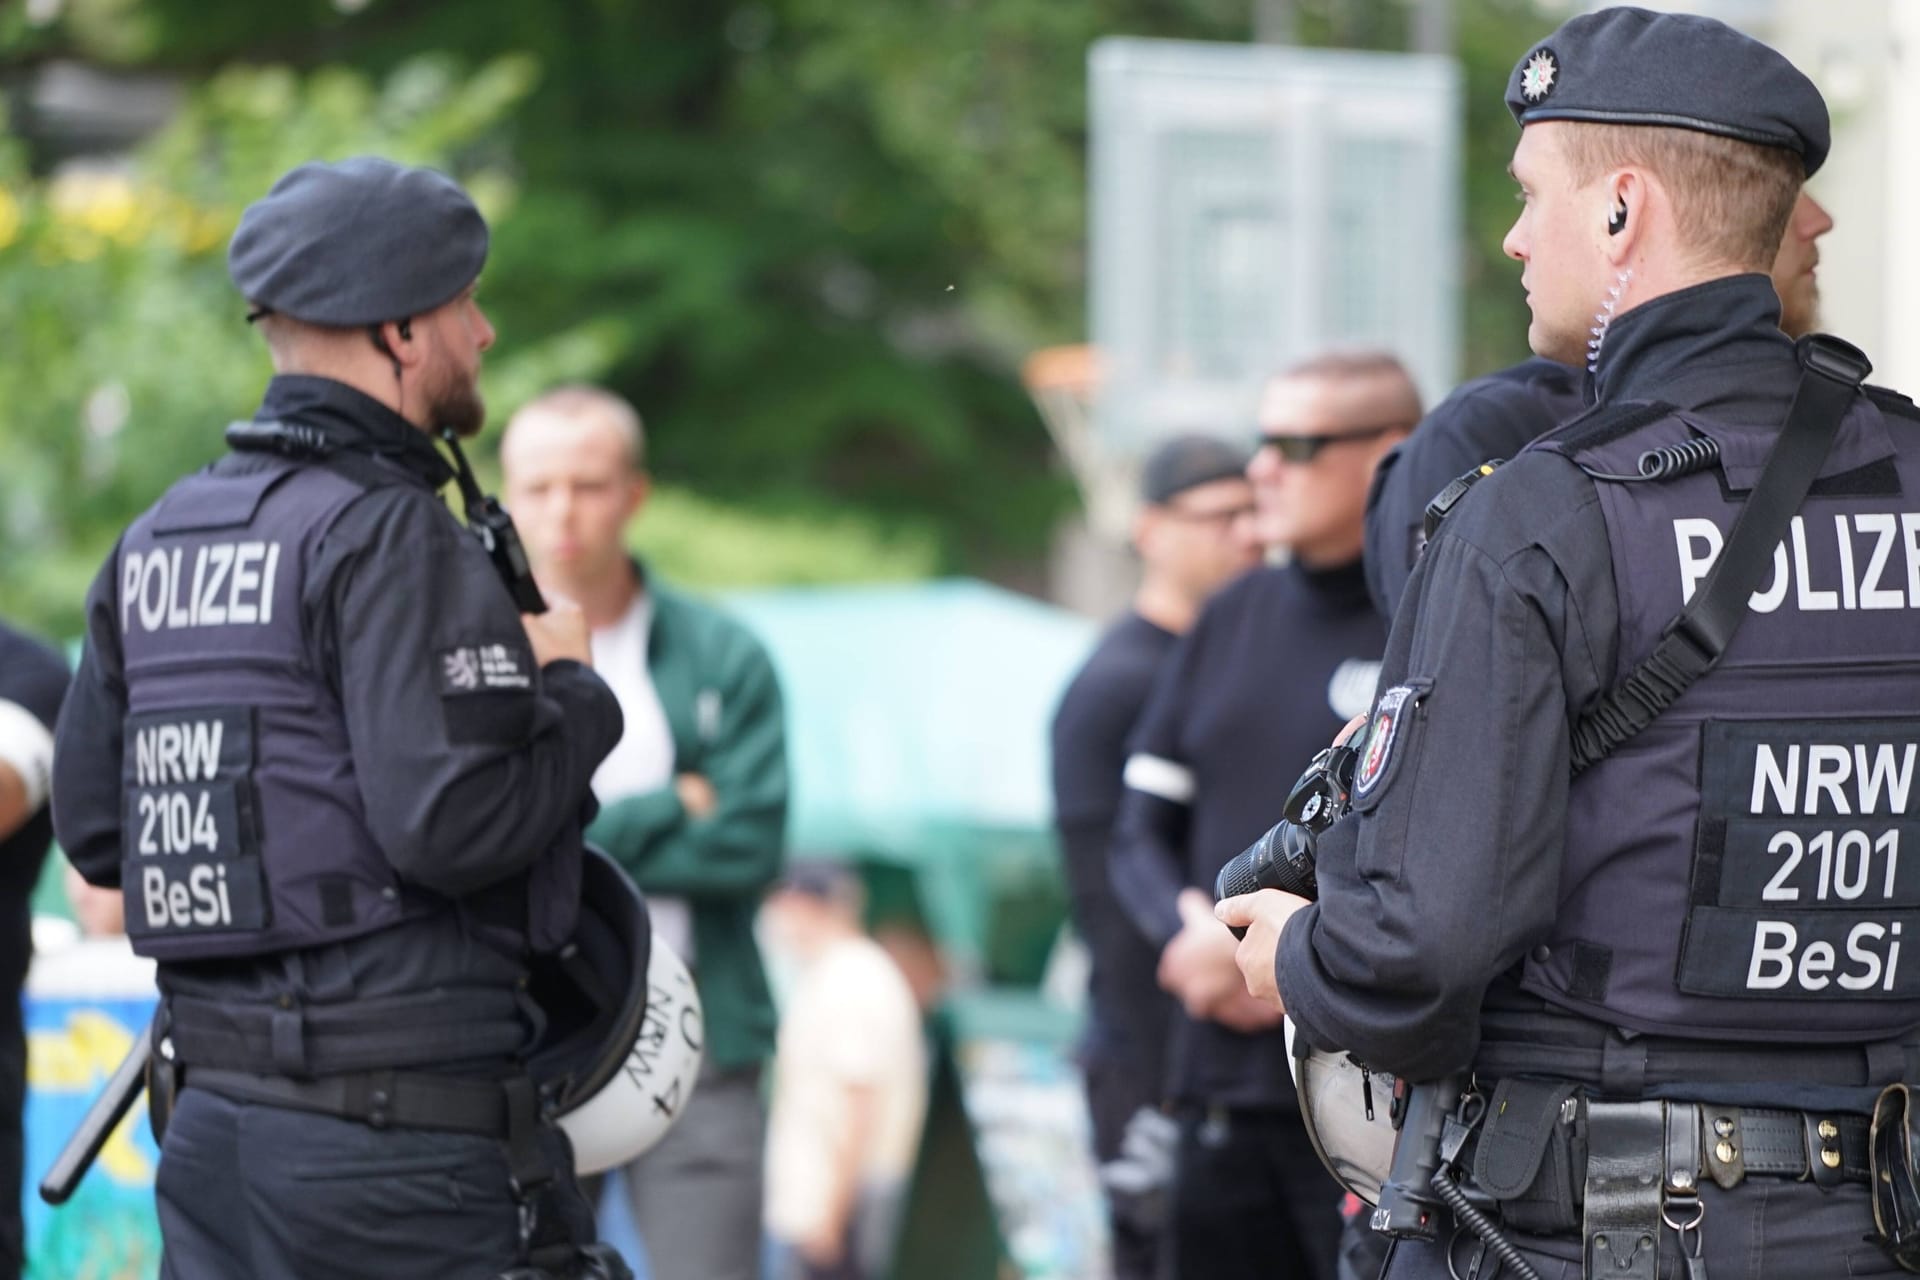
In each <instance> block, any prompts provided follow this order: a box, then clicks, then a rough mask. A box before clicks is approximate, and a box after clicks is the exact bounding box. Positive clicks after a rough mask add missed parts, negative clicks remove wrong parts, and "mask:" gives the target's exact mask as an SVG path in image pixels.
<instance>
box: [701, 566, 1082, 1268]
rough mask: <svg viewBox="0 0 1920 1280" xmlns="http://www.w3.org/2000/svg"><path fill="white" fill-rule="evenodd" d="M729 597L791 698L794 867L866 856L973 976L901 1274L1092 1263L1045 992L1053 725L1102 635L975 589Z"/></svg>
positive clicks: (881, 883) (883, 894)
mask: <svg viewBox="0 0 1920 1280" xmlns="http://www.w3.org/2000/svg"><path fill="white" fill-rule="evenodd" d="M724 603H725V604H726V606H727V607H728V608H729V609H731V610H732V611H733V612H734V613H736V614H737V615H738V616H739V617H741V618H742V619H743V620H744V621H746V622H747V624H748V625H749V626H751V627H752V628H753V629H754V630H755V631H756V632H757V633H758V634H759V636H760V638H761V639H762V640H763V641H764V642H765V643H766V645H767V647H768V648H769V650H770V651H771V652H772V654H773V660H774V663H775V665H776V666H777V667H778V668H779V672H780V677H781V683H782V686H783V687H784V689H785V692H786V699H787V717H788V754H789V757H790V759H791V761H792V765H793V794H794V808H793V821H792V828H791V832H792V839H791V846H792V849H793V853H794V857H795V858H797V859H800V858H806V857H809V856H815V857H818V856H830V857H836V858H839V859H842V860H848V861H852V862H854V863H856V864H857V865H858V866H859V867H860V868H861V870H862V873H863V876H864V878H865V880H866V882H867V885H868V889H869V897H870V903H869V912H870V915H876V916H878V917H879V918H880V919H881V920H883V921H891V920H893V919H897V918H898V917H900V916H907V917H917V918H918V919H920V920H921V921H923V922H924V924H925V926H926V927H927V929H928V930H929V932H930V933H931V935H932V937H933V938H934V940H935V941H936V942H937V943H938V944H939V945H940V947H941V949H942V951H943V952H944V953H945V955H946V957H947V959H948V961H949V963H950V965H951V966H952V969H953V970H954V973H955V976H956V978H957V979H958V981H957V983H956V990H955V991H954V992H953V994H952V995H950V997H949V999H948V1000H947V1003H946V1006H945V1007H944V1008H943V1010H942V1011H941V1013H940V1015H939V1016H936V1018H935V1019H934V1020H933V1026H932V1032H933V1037H934V1040H935V1042H936V1052H935V1056H934V1064H933V1078H932V1080H931V1081H930V1089H929V1094H928V1110H927V1120H926V1126H925V1130H924V1133H923V1136H922V1140H921V1147H920V1153H919V1158H918V1160H917V1161H916V1164H915V1168H914V1174H913V1183H912V1188H911V1191H910V1194H909V1197H908V1201H907V1206H906V1213H905V1215H904V1219H903V1222H902V1226H901V1232H900V1236H899V1240H898V1245H897V1249H896V1252H895V1257H894V1261H893V1269H892V1275H893V1276H895V1277H899V1278H900V1280H906V1278H908V1277H914V1278H916V1280H917V1278H918V1277H920V1276H932V1275H939V1276H942V1277H946V1278H947V1280H998V1278H1000V1277H1007V1276H1016V1275H1024V1276H1028V1277H1066V1276H1077V1275H1087V1274H1093V1273H1094V1271H1095V1270H1096V1269H1097V1266H1098V1263H1097V1261H1096V1258H1097V1256H1098V1251H1099V1249H1100V1247H1101V1246H1100V1244H1099V1240H1100V1237H1101V1235H1102V1233H1103V1227H1102V1225H1101V1218H1100V1210H1099V1199H1098V1193H1097V1191H1096V1189H1095V1187H1094V1184H1093V1180H1092V1169H1091V1164H1090V1162H1088V1161H1087V1159H1086V1157H1085V1137H1084V1133H1083V1132H1081V1130H1080V1129H1079V1128H1077V1127H1076V1125H1075V1118H1076V1117H1077V1116H1078V1114H1079V1107H1080V1102H1079V1088H1078V1085H1077V1083H1075V1081H1074V1078H1073V1076H1072V1073H1071V1070H1070V1068H1069V1066H1068V1057H1067V1052H1066V1050H1067V1044H1068V1042H1069V1040H1070V1039H1071V1038H1072V1036H1073V1035H1074V1034H1075V1025H1074V1023H1075V1020H1074V1019H1073V1018H1071V1017H1067V1016H1063V1012H1062V1010H1060V1009H1059V1008H1057V1007H1055V1006H1053V1005H1050V1004H1049V1003H1048V1002H1046V1001H1045V1000H1043V999H1042V998H1041V996H1040V995H1039V993H1038V992H1037V991H1035V990H1034V987H1035V986H1036V984H1037V983H1038V981H1039V979H1040V976H1041V972H1042V970H1043V969H1044V967H1045V965H1046V961H1047V956H1048V954H1049V952H1050V950H1051V948H1052V945H1053V941H1054V939H1055V937H1056V936H1057V935H1058V932H1059V927H1060V923H1061V921H1062V919H1063V918H1064V914H1065V892H1064V889H1063V886H1062V877H1061V874H1060V864H1059V856H1058V853H1057V851H1056V846H1055V844H1054V839H1053V834H1052V830H1051V826H1052V803H1051V795H1050V787H1049V785H1048V741H1047V739H1048V735H1047V728H1048V723H1049V721H1050V720H1051V719H1052V716H1053V709H1054V707H1055V705H1056V704H1057V703H1058V702H1059V699H1060V695H1061V693H1062V692H1063V691H1064V689H1065V687H1066V684H1067V681H1068V680H1069V679H1070V678H1071V677H1072V675H1073V673H1074V671H1075V670H1076V669H1077V668H1078V667H1079V665H1080V663H1081V662H1082V661H1083V660H1084V659H1085V657H1086V654H1087V651H1088V649H1089V648H1090V647H1091V645H1092V643H1093V639H1094V627H1093V625H1092V624H1091V623H1089V622H1087V621H1086V620H1085V619H1083V618H1079V617H1076V616H1074V615H1072V614H1069V613H1066V612H1065V611H1063V610H1060V609H1057V608H1054V607H1052V606H1049V605H1045V604H1040V603H1037V602H1035V601H1032V600H1029V599H1027V598H1025V597H1022V596H1018V595H1015V594H1013V593H1012V592H1008V591H1004V590H1001V589H999V588H997V587H992V586H989V585H986V584H984V583H979V582H970V581H947V582H935V583H924V584H916V585H908V586H887V587H848V588H829V589H806V590H791V591H770V592H756V593H751V594H740V595H732V596H729V597H727V598H726V600H725V601H724ZM1040 1116H1046V1117H1048V1118H1049V1120H1048V1122H1042V1121H1040V1120H1039V1118H1038V1117H1040Z"/></svg>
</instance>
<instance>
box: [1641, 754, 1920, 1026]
mask: <svg viewBox="0 0 1920 1280" xmlns="http://www.w3.org/2000/svg"><path fill="white" fill-rule="evenodd" d="M1916 772H1920V724H1916V723H1915V722H1914V721H1913V720H1911V719H1887V720H1866V719H1860V720H1764V721H1754V720H1747V721H1710V722H1709V723H1707V724H1706V725H1705V726H1704V728H1703V730H1702V742H1701V768H1700V780H1701V808H1700V823H1699V827H1698V832H1697V835H1696V838H1695V845H1694V859H1693V879H1692V886H1693V887H1692V905H1691V908H1690V910H1689V911H1688V914H1687V925H1686V931H1685V936H1684V939H1683V942H1682V945H1681V953H1680V970H1679V975H1678V978H1679V985H1680V989H1681V990H1682V991H1685V992H1688V993H1689V994H1692V995H1703V996H1723V997H1739V998H1743V999H1751V998H1760V999H1793V1000H1807V999H1818V1000H1911V999H1914V998H1916V997H1920V972H1917V971H1916V966H1915V965H1913V964H1911V963H1902V950H1903V944H1904V943H1905V942H1907V941H1908V940H1911V939H1916V938H1920V813H1916V809H1915V800H1916V797H1915V786H1914V782H1915V777H1914V775H1915V773H1916Z"/></svg>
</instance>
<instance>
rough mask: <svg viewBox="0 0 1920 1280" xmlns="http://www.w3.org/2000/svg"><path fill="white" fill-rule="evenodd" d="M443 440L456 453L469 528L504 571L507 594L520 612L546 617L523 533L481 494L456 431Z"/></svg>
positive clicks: (447, 432)
mask: <svg viewBox="0 0 1920 1280" xmlns="http://www.w3.org/2000/svg"><path fill="white" fill-rule="evenodd" d="M440 438H441V439H442V440H445V441H446V442H447V448H449V449H451V450H452V451H453V469H454V478H455V479H456V480H457V481H458V482H459V485H460V497H461V499H462V500H463V501H464V502H465V503H466V504H467V528H468V529H470V530H472V532H473V536H474V537H476V538H478V539H480V545H481V546H483V547H485V548H486V549H487V558H488V559H490V560H492V561H493V567H494V568H495V569H498V570H499V571H500V579H501V581H503V582H505V583H506V584H507V593H508V594H509V595H511V596H512V597H513V603H514V605H515V606H516V607H517V608H518V609H519V610H520V612H522V613H545V612H546V611H547V600H546V597H545V596H543V595H541V594H540V584H539V583H537V582H535V581H534V580H533V567H532V566H531V565H530V564H529V563H528V562H527V549H526V547H525V546H523V545H522V544H521V542H520V531H519V530H518V529H516V528H514V527H513V517H512V516H510V515H508V514H507V509H506V508H505V507H503V506H501V505H500V499H498V498H496V497H494V496H493V495H492V494H490V493H482V492H481V491H480V482H479V481H478V480H475V479H474V478H473V468H472V467H470V466H468V465H467V455H466V453H465V452H463V451H462V450H461V448H460V437H459V436H457V435H455V434H454V432H453V429H452V428H451V427H449V428H447V429H446V430H444V431H442V432H441V433H440Z"/></svg>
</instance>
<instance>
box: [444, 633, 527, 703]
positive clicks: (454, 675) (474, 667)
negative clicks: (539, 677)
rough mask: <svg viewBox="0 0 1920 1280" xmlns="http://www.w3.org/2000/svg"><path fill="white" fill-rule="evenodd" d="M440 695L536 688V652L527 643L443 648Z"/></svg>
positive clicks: (449, 695)
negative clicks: (534, 680)
mask: <svg viewBox="0 0 1920 1280" xmlns="http://www.w3.org/2000/svg"><path fill="white" fill-rule="evenodd" d="M439 657H440V696H441V697H443V698H450V697H455V696H457V695H460V694H466V693H491V692H496V691H499V690H505V689H531V688H533V675H532V672H533V669H534V667H533V651H532V650H531V649H529V648H528V647H527V646H526V644H525V643H524V642H522V643H507V644H466V645H459V646H456V647H455V648H452V649H442V650H441V651H440V654H439Z"/></svg>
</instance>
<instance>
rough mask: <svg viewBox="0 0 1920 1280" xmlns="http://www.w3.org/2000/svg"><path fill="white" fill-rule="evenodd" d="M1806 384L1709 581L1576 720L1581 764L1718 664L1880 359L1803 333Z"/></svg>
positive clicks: (1578, 768) (1577, 765)
mask: <svg viewBox="0 0 1920 1280" xmlns="http://www.w3.org/2000/svg"><path fill="white" fill-rule="evenodd" d="M1800 359H1801V373H1800V386H1799V389H1798V390H1796V391H1795V392H1794V396H1793V407H1792V408H1790V409H1788V410H1787V420H1786V422H1785V424H1784V425H1782V426H1781V428H1780V437H1779V439H1778V440H1776V441H1774V445H1773V448H1772V450H1770V451H1769V452H1768V454H1767V462H1766V466H1765V467H1763V468H1762V469H1761V472H1760V478H1759V480H1757V481H1756V482H1755V483H1754V486H1753V492H1752V493H1750V494H1749V495H1748V496H1747V501H1746V503H1745V504H1744V505H1743V506H1742V507H1741V508H1740V514H1739V515H1738V516H1737V517H1735V519H1734V522H1733V530H1732V532H1730V533H1729V534H1728V535H1727V542H1726V546H1725V548H1724V549H1723V550H1722V551H1721V553H1720V557H1719V559H1717V560H1715V561H1714V563H1713V568H1711V569H1710V570H1708V571H1707V578H1706V581H1705V582H1703V583H1702V584H1701V586H1700V589H1699V591H1698V592H1696V593H1695V594H1694V597H1693V599H1692V600H1691V601H1689V602H1688V604H1687V607H1686V608H1684V609H1682V610H1681V611H1680V614H1679V616H1677V617H1676V618H1674V620H1673V621H1672V622H1670V623H1668V624H1667V629H1666V631H1665V632H1664V633H1662V635H1661V638H1660V643H1659V644H1658V645H1656V646H1655V647H1654V650H1653V652H1652V653H1651V654H1650V655H1648V657H1647V659H1646V660H1645V661H1644V662H1642V663H1641V664H1640V665H1639V666H1637V667H1635V668H1634V669H1633V672H1632V673H1631V674H1630V675H1628V676H1627V678H1626V679H1625V680H1622V681H1621V682H1620V683H1619V684H1618V685H1616V686H1614V687H1613V688H1612V689H1609V690H1608V691H1607V692H1606V694H1605V695H1604V696H1602V697H1601V699H1600V700H1599V701H1598V702H1597V703H1595V704H1594V706H1593V707H1592V708H1590V709H1589V710H1588V711H1586V712H1585V713H1584V714H1582V715H1581V717H1580V720H1579V722H1578V723H1577V724H1576V725H1574V728H1573V744H1572V745H1573V773H1574V776H1576V777H1578V776H1579V775H1580V774H1581V773H1582V772H1584V771H1585V770H1587V769H1589V768H1591V767H1592V766H1594V765H1596V764H1598V763H1600V761H1602V760H1604V759H1606V758H1607V756H1608V755H1610V754H1612V752H1613V750H1614V749H1615V748H1616V747H1618V746H1619V745H1620V744H1621V743H1623V742H1626V741H1627V740H1628V739H1629V738H1631V737H1633V736H1634V735H1635V734H1637V733H1639V732H1640V731H1641V730H1642V729H1645V728H1646V727H1647V726H1648V725H1650V724H1652V723H1653V722H1654V720H1655V719H1656V718H1657V717H1658V716H1659V715H1660V713H1661V712H1663V711H1665V710H1666V709H1667V708H1668V707H1670V706H1672V705H1673V704H1674V703H1675V702H1677V701H1678V700H1679V698H1680V695H1681V694H1683V693H1685V692H1686V691H1687V689H1688V688H1689V687H1691V686H1692V684H1693V682H1694V681H1696V680H1698V679H1699V678H1700V677H1701V676H1703V675H1705V674H1706V673H1707V672H1709V671H1711V670H1712V669H1713V668H1714V665H1715V664H1716V663H1718V662H1719V661H1720V656H1721V655H1722V654H1724V653H1725V652H1726V651H1727V646H1728V645H1729V644H1731V643H1733V636H1734V633H1735V632H1736V631H1738V630H1739V629H1740V623H1741V622H1742V621H1743V620H1744V619H1745V618H1746V616H1747V600H1748V598H1749V597H1750V596H1752V594H1753V593H1754V592H1755V591H1756V590H1758V589H1759V587H1760V581H1761V578H1762V577H1763V576H1764V575H1765V574H1766V572H1767V570H1768V569H1769V567H1770V566H1771V565H1772V564H1773V549H1774V547H1775V546H1776V545H1778V544H1779V542H1780V540H1781V539H1782V538H1783V537H1785V536H1786V532H1787V524H1788V522H1789V521H1790V520H1792V518H1793V514H1794V512H1796V511H1798V510H1799V509H1800V504H1801V503H1802V502H1804V501H1806V497H1807V490H1808V489H1809V488H1811V487H1812V485H1813V480H1814V477H1815V476H1816V475H1817V474H1819V471H1820V467H1821V464H1822V463H1824V462H1825V461H1826V457H1827V452H1828V450H1829V449H1831V448H1832V447H1833V439H1834V436H1835V434H1836V433H1837V432H1838V431H1839V430H1840V420H1841V418H1843V417H1845V416H1846V412H1847V407H1848V405H1850V404H1851V403H1852V401H1853V398H1854V396H1855V395H1856V394H1858V393H1859V390H1860V384H1861V383H1862V382H1864V381H1865V380H1866V376H1867V374H1868V372H1870V371H1871V369H1872V367H1873V366H1872V365H1870V364H1869V363H1868V362H1867V357H1866V356H1865V355H1864V354H1863V353H1862V352H1861V351H1860V350H1859V348H1857V347H1854V346H1850V345H1849V344H1847V343H1845V342H1842V341H1840V340H1839V339H1838V338H1832V337H1828V336H1827V335H1825V334H1813V335H1811V336H1810V337H1808V338H1806V339H1803V340H1802V342H1801V347H1800Z"/></svg>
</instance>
